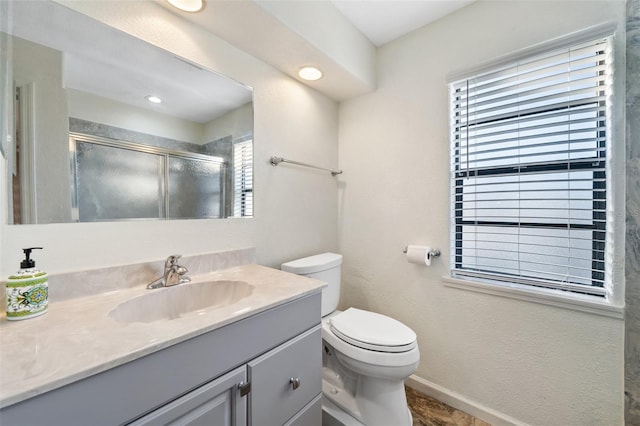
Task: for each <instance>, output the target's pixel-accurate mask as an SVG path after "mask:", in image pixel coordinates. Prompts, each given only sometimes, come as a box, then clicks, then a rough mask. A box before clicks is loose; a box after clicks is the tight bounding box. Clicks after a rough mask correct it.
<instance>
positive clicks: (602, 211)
mask: <svg viewBox="0 0 640 426" xmlns="http://www.w3.org/2000/svg"><path fill="white" fill-rule="evenodd" d="M611 46H612V43H611V39H610V37H604V38H599V39H597V40H593V41H589V42H581V43H580V44H577V45H572V46H570V47H566V48H562V49H554V50H553V51H548V52H546V53H543V54H536V55H535V56H530V57H526V58H522V59H520V60H518V61H514V62H511V63H508V64H502V65H501V66H495V67H492V68H491V69H485V70H484V71H482V72H478V73H475V74H474V75H472V76H469V77H467V78H464V79H459V80H457V81H454V82H452V83H451V84H450V86H449V87H450V105H451V170H452V193H451V202H452V227H451V232H452V238H451V241H452V247H451V274H452V277H462V278H467V279H471V280H489V281H491V282H498V283H499V282H503V283H504V282H507V283H517V284H523V285H526V286H536V287H546V288H553V289H561V290H566V291H570V292H577V293H583V294H589V295H594V296H605V294H606V291H605V287H606V286H605V283H606V279H605V277H606V276H607V267H608V265H607V262H606V260H605V259H606V256H605V254H606V253H607V240H606V236H607V167H606V165H607V144H608V143H609V139H608V137H609V131H608V122H609V121H610V117H609V116H610V111H611V106H610V103H611V101H610V95H611V81H612V68H613V67H612V65H611V63H612V47H611Z"/></svg>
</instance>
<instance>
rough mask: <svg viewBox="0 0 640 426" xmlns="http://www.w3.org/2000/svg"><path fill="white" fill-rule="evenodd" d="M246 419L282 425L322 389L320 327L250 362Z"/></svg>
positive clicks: (257, 425)
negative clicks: (247, 417) (249, 387)
mask: <svg viewBox="0 0 640 426" xmlns="http://www.w3.org/2000/svg"><path fill="white" fill-rule="evenodd" d="M249 381H250V382H251V393H250V394H249V421H250V424H252V425H254V426H282V425H283V424H284V423H285V422H286V421H287V420H289V419H290V418H291V417H293V416H294V415H295V414H296V413H297V412H298V411H300V410H301V409H302V408H303V407H305V405H307V404H308V403H309V402H311V400H313V399H314V398H315V397H316V396H318V394H320V392H321V391H322V337H321V334H320V326H319V325H318V326H317V327H314V328H312V329H311V330H309V331H307V332H305V333H303V334H301V335H299V336H298V337H296V338H294V339H292V340H290V341H288V342H286V343H284V344H282V345H280V346H278V347H277V348H275V349H273V350H271V351H269V352H267V353H266V354H264V355H262V356H260V357H258V358H256V359H255V360H253V361H251V362H249Z"/></svg>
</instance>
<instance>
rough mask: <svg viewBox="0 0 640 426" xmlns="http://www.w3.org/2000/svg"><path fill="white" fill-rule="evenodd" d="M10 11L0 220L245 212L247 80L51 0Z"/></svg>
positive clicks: (249, 139) (249, 131) (249, 124)
mask: <svg viewBox="0 0 640 426" xmlns="http://www.w3.org/2000/svg"><path fill="white" fill-rule="evenodd" d="M12 14H13V16H12V19H11V20H10V21H11V23H12V25H9V26H7V28H5V27H3V28H0V29H1V30H2V32H1V33H0V37H2V38H3V41H4V42H5V44H8V45H9V46H11V52H12V55H7V57H6V60H7V61H8V67H9V68H10V70H11V72H12V74H13V81H14V82H15V99H16V102H15V104H14V105H15V106H14V109H13V111H8V112H7V113H8V114H10V117H9V119H10V120H11V121H12V122H13V123H15V144H14V145H15V146H14V147H13V149H11V150H10V161H9V164H10V166H9V167H8V169H9V170H8V179H9V183H10V185H11V187H12V191H9V199H8V203H7V205H8V207H9V223H14V224H20V223H53V222H95V221H115V220H143V219H196V218H227V217H248V216H252V213H253V212H252V207H253V202H252V200H253V174H252V170H253V164H252V163H253V155H252V152H253V104H252V91H251V89H250V88H248V87H246V86H244V85H242V84H239V83H238V82H236V81H234V80H231V79H229V78H227V77H224V76H222V75H220V74H217V73H215V72H212V71H209V70H206V69H203V68H202V67H200V66H198V65H196V64H193V63H190V62H189V61H186V60H184V59H182V58H179V57H176V56H175V55H173V54H171V53H169V52H167V51H164V50H162V49H159V48H158V47H155V46H152V45H150V44H148V43H146V42H144V41H142V40H140V39H137V38H134V37H132V36H130V35H128V34H125V33H123V32H120V31H118V30H116V29H114V28H112V27H109V26H107V25H105V24H103V23H100V22H98V21H95V20H93V19H91V18H89V17H87V16H86V15H83V14H80V13H78V12H75V11H73V10H70V9H68V8H66V7H64V6H62V5H60V4H57V3H54V2H49V1H38V2H15V3H14V7H13V10H12ZM3 59H5V58H4V57H3Z"/></svg>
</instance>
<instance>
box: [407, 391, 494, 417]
mask: <svg viewBox="0 0 640 426" xmlns="http://www.w3.org/2000/svg"><path fill="white" fill-rule="evenodd" d="M406 390H407V402H408V404H409V409H410V410H411V415H412V416H413V426H491V425H490V424H489V423H487V422H483V421H482V420H480V419H476V418H475V417H473V416H471V415H469V414H467V413H465V412H462V411H459V410H456V409H455V408H453V407H450V406H448V405H447V404H445V403H442V402H440V401H438V400H436V399H434V398H431V397H429V396H426V395H424V394H422V393H420V392H418V391H415V390H413V389H411V388H410V387H406Z"/></svg>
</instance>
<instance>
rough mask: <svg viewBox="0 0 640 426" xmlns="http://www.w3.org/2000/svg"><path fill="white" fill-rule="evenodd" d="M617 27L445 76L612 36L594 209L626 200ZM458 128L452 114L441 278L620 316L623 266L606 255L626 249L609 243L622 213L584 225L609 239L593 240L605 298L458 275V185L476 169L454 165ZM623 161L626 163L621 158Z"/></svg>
mask: <svg viewBox="0 0 640 426" xmlns="http://www.w3.org/2000/svg"><path fill="white" fill-rule="evenodd" d="M615 28H616V25H615V24H612V23H607V24H603V25H599V26H597V27H593V28H589V29H587V30H583V31H579V32H576V33H573V34H570V35H568V36H564V37H560V38H557V39H554V40H551V41H548V42H545V43H541V44H538V45H535V46H533V47H530V48H527V49H523V50H521V51H519V52H516V53H513V54H510V55H507V56H504V57H501V58H499V59H498V60H495V61H492V62H489V63H487V64H484V65H481V66H479V67H475V68H474V69H472V70H467V71H465V72H462V73H457V74H453V75H449V76H448V78H447V82H448V83H453V82H455V81H459V80H463V79H465V78H469V77H471V76H473V75H476V74H479V73H482V72H484V71H488V70H490V69H495V68H497V67H499V66H504V65H505V64H508V63H513V62H516V61H518V60H522V59H524V58H527V57H532V56H535V55H537V54H541V53H546V52H551V51H553V50H557V49H560V48H566V47H569V46H573V45H577V44H580V43H584V42H589V41H591V40H595V39H597V38H601V37H611V48H612V50H613V62H614V64H613V69H614V72H615V74H616V77H615V79H613V81H614V83H613V84H612V85H611V90H612V92H613V94H612V95H611V97H610V100H611V104H612V106H611V107H610V108H609V109H608V110H607V111H606V114H605V117H602V114H599V117H597V118H595V119H594V121H601V120H606V131H607V133H608V135H607V143H608V146H607V147H606V151H604V152H601V153H598V154H597V155H598V158H597V163H598V165H599V166H603V164H602V163H604V165H605V167H606V169H605V170H606V171H605V172H604V173H605V174H606V179H607V181H606V182H603V183H602V185H604V186H605V188H604V190H605V191H606V192H599V191H598V194H594V198H593V203H592V205H593V207H594V210H597V209H599V208H600V207H602V205H603V204H605V205H606V207H607V209H608V210H613V211H616V210H620V208H619V207H620V205H621V203H624V200H622V201H621V200H620V197H616V196H614V195H615V192H616V191H614V190H613V189H614V188H620V186H621V179H620V177H619V176H618V178H616V177H615V176H614V173H610V171H611V167H620V163H621V161H620V160H617V161H616V160H615V156H611V153H612V152H617V153H619V150H620V148H615V149H614V147H612V146H611V145H614V144H615V145H618V146H619V145H620V143H619V140H620V137H621V136H620V134H621V133H622V132H621V131H620V130H615V129H614V128H613V127H612V122H613V121H615V122H616V123H619V122H620V116H621V115H622V116H623V114H621V113H620V100H619V99H617V98H616V96H615V93H616V92H619V91H620V88H621V87H622V90H624V86H621V85H620V83H619V81H620V80H621V79H622V81H623V82H624V75H623V73H620V69H621V68H622V67H620V66H619V61H620V59H619V57H618V54H617V52H619V51H620V43H619V41H617V39H618V38H619V37H616V31H615ZM621 74H622V76H621ZM616 81H618V83H617V84H616V83H615V82H616ZM449 99H450V100H449V103H448V105H449V107H451V106H452V103H451V99H452V98H451V97H450V98H449ZM612 116H614V117H615V119H614V118H612ZM456 127H457V126H456V124H455V116H454V115H453V113H452V115H451V123H450V126H449V131H450V134H451V140H450V144H451V167H452V170H451V176H450V182H451V185H452V186H454V188H452V191H451V197H452V199H451V200H450V207H449V208H450V212H451V221H450V226H451V230H450V234H449V235H450V238H452V240H453V241H452V243H451V244H450V256H451V259H450V260H451V262H450V265H451V270H450V273H449V276H446V277H443V280H444V282H445V285H447V286H450V287H456V288H462V289H466V290H475V291H480V292H483V293H490V294H495V295H499V296H506V297H515V298H517V299H524V300H531V301H534V302H542V303H547V302H549V301H550V300H551V301H552V303H551V304H554V305H556V304H558V303H559V304H560V305H563V306H565V307H569V308H571V309H576V306H581V308H580V309H579V310H585V309H586V310H588V311H592V310H594V309H595V311H597V312H599V313H604V314H605V315H607V316H613V317H619V316H620V312H621V310H620V309H621V306H622V305H623V301H624V287H623V285H621V283H620V282H619V281H620V276H621V273H620V267H619V265H615V264H614V265H613V266H612V268H611V269H612V270H611V271H606V270H605V263H606V264H607V265H609V263H610V259H609V258H608V256H611V257H613V258H615V257H616V254H618V255H619V254H620V253H623V252H624V243H623V242H622V244H621V243H620V238H616V240H615V242H614V243H613V244H611V245H610V247H608V246H607V245H608V244H609V238H610V237H611V236H619V235H620V229H619V228H620V226H616V224H617V223H619V222H620V215H619V214H615V215H613V217H612V219H613V220H612V221H611V220H609V223H608V229H606V230H603V229H600V228H601V225H599V222H595V223H594V224H593V225H592V226H591V225H590V226H586V227H587V228H593V229H592V235H593V236H596V233H603V232H604V233H605V234H606V238H607V239H606V241H603V242H599V241H598V240H597V239H593V240H592V249H594V250H595V248H596V247H595V246H594V244H599V245H600V246H599V247H598V249H599V250H601V252H600V253H599V254H598V255H595V256H592V266H596V267H595V268H593V269H594V272H593V273H592V277H593V276H594V275H595V274H598V276H599V277H601V278H603V280H605V285H604V291H603V294H602V295H601V296H598V295H595V296H594V295H584V294H580V293H575V292H572V291H569V292H567V291H562V290H558V289H556V288H554V289H548V288H544V286H542V287H536V286H532V285H530V284H531V283H527V282H526V280H521V279H518V280H513V281H503V280H495V279H491V278H492V277H483V276H482V274H477V275H478V276H473V274H470V275H468V276H462V275H457V276H456V274H455V267H456V266H457V265H459V264H460V262H461V250H462V247H461V243H462V239H461V238H456V237H460V235H461V232H462V229H461V228H462V226H463V222H464V220H463V219H462V217H461V216H460V215H461V210H460V208H461V203H462V200H461V198H462V189H461V188H460V189H456V188H455V187H456V184H457V183H460V180H461V179H463V178H466V174H467V173H468V172H473V171H474V170H473V169H470V170H469V171H467V170H460V169H458V170H456V169H455V166H456V165H457V166H460V164H457V163H456V161H455V159H454V155H455V154H454V150H455V149H456V148H460V146H459V145H457V146H455V145H454V144H455V139H454V138H455V137H454V136H453V133H455V128H456ZM610 130H611V131H610ZM461 140H462V139H459V140H458V143H460V141H461ZM616 140H617V143H616V142H615V141H616ZM602 143H603V142H602V141H599V142H598V147H601V145H602ZM622 158H624V156H622ZM611 160H613V161H611ZM593 162H594V158H589V159H584V161H581V162H580V163H576V164H575V166H576V168H580V169H584V170H589V169H592V168H593V167H592V163H593ZM622 164H624V162H623V161H622ZM515 167H516V166H510V167H506V168H504V169H503V170H493V171H489V172H487V174H495V175H497V174H499V173H501V172H502V173H504V172H505V171H513V169H514V168H515ZM560 168H562V169H561V171H563V172H566V171H567V168H566V163H565V164H564V165H562V166H555V165H539V166H531V167H530V168H529V169H528V170H527V173H528V172H535V171H538V172H540V171H547V172H552V171H555V170H558V171H560ZM476 171H477V170H476ZM599 173H601V172H600V171H597V170H596V171H594V174H596V175H597V174H599ZM470 176H473V174H471V173H470ZM596 177H597V178H599V177H600V176H595V175H594V180H595V179H596ZM622 180H623V179H622ZM594 184H597V182H594ZM595 189H596V187H595V186H594V192H595ZM598 189H602V188H598ZM617 192H620V191H617ZM596 205H597V208H596ZM622 205H623V204H622ZM622 210H624V209H622ZM607 213H608V212H607ZM607 213H604V212H596V211H593V212H592V214H593V215H594V216H593V217H595V215H605V216H607ZM623 218H624V216H623ZM609 219H611V218H609ZM623 221H624V219H623ZM474 224H475V222H474ZM530 225H531V226H533V227H535V226H540V227H543V228H553V227H554V226H553V225H551V226H550V225H549V224H548V223H541V224H530ZM566 225H567V224H566V223H565V224H560V225H559V226H562V227H564V228H565V229H566ZM576 226H577V227H578V228H581V227H585V226H584V225H576ZM454 243H455V245H454ZM621 247H622V249H621ZM605 250H606V253H605ZM596 262H599V263H598V264H596ZM614 263H615V262H614ZM534 284H535V283H534ZM622 284H623V283H622ZM581 286H582V287H584V285H581ZM621 301H622V302H621ZM585 307H586V308H585Z"/></svg>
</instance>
